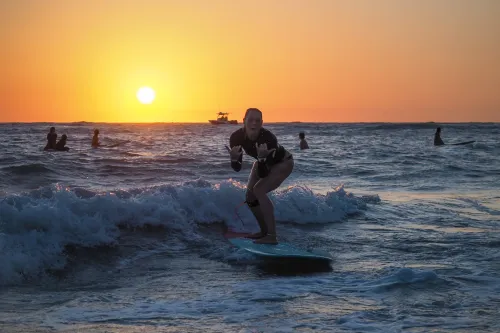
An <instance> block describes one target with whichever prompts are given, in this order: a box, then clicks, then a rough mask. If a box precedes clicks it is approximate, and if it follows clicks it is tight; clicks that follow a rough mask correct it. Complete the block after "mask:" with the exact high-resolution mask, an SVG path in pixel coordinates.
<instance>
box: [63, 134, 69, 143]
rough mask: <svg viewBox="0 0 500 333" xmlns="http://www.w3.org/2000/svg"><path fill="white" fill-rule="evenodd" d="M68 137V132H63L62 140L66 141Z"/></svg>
mask: <svg viewBox="0 0 500 333" xmlns="http://www.w3.org/2000/svg"><path fill="white" fill-rule="evenodd" d="M67 139H68V136H67V135H66V134H63V135H62V136H61V141H63V142H66V140H67Z"/></svg>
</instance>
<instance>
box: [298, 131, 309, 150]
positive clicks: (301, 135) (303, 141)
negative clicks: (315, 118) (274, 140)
mask: <svg viewBox="0 0 500 333" xmlns="http://www.w3.org/2000/svg"><path fill="white" fill-rule="evenodd" d="M305 137H306V135H305V134H304V132H300V133H299V139H300V149H301V150H302V149H309V145H308V144H307V141H306V139H305Z"/></svg>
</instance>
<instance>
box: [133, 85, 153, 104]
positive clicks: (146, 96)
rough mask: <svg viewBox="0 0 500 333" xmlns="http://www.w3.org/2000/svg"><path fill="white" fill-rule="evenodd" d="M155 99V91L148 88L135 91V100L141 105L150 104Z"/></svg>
mask: <svg viewBox="0 0 500 333" xmlns="http://www.w3.org/2000/svg"><path fill="white" fill-rule="evenodd" d="M155 97H156V94H155V91H154V90H153V89H151V88H150V87H141V88H139V90H137V99H138V100H139V102H141V103H142V104H151V103H153V101H154V99H155Z"/></svg>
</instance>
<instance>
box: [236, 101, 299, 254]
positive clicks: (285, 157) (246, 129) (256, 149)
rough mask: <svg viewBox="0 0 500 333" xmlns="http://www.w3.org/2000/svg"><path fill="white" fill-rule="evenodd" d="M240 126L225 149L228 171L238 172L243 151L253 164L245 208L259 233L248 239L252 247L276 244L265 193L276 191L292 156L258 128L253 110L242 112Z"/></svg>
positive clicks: (257, 113) (271, 211)
mask: <svg viewBox="0 0 500 333" xmlns="http://www.w3.org/2000/svg"><path fill="white" fill-rule="evenodd" d="M243 122H244V126H243V128H240V129H239V130H237V131H235V132H234V133H233V134H231V137H230V139H229V146H230V147H231V149H229V148H228V151H229V154H230V156H231V167H232V168H233V169H234V170H235V171H240V170H241V162H242V159H243V151H242V149H243V150H244V151H245V152H246V153H247V155H250V156H252V157H253V158H255V159H256V160H257V161H256V162H254V164H253V167H252V170H251V171H250V176H249V178H248V184H247V192H246V201H245V202H246V204H247V205H248V207H250V210H251V211H252V213H253V215H254V216H255V218H256V219H257V222H258V223H259V226H260V232H258V233H256V234H252V235H250V236H248V237H249V238H253V239H255V240H254V242H255V243H260V244H278V241H277V238H276V221H275V219H274V206H273V203H272V202H271V200H270V199H269V198H268V197H267V193H269V192H271V191H274V190H275V189H277V188H278V187H279V186H280V185H281V183H283V181H284V180H285V179H287V178H288V176H290V174H291V173H292V170H293V166H294V161H293V156H292V154H290V152H288V151H287V150H286V149H285V148H283V146H281V145H279V144H278V140H277V139H276V137H275V136H274V134H273V133H271V132H270V131H269V130H267V129H265V128H263V127H262V112H261V111H260V110H259V109H256V108H250V109H248V110H247V111H246V113H245V117H244V119H243Z"/></svg>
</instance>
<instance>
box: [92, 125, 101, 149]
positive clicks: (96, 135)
mask: <svg viewBox="0 0 500 333" xmlns="http://www.w3.org/2000/svg"><path fill="white" fill-rule="evenodd" d="M100 145H101V144H100V143H99V130H98V129H97V128H96V129H95V130H94V137H93V138H92V147H94V148H97V147H99V146H100Z"/></svg>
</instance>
